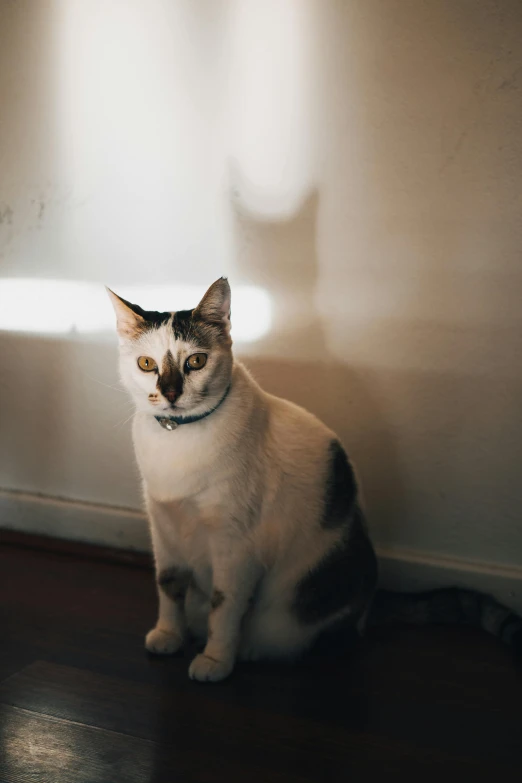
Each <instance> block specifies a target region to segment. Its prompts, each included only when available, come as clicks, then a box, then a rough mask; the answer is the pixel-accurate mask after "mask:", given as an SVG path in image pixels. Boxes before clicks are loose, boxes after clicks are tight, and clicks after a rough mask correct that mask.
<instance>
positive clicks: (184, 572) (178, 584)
mask: <svg viewBox="0 0 522 783" xmlns="http://www.w3.org/2000/svg"><path fill="white" fill-rule="evenodd" d="M191 577H192V574H191V572H190V571H189V570H188V569H186V568H179V567H178V566H171V567H170V568H165V569H164V570H163V571H160V572H159V574H158V585H159V586H160V588H161V589H162V590H163V592H164V593H165V595H168V597H169V598H171V599H172V600H173V601H183V600H184V598H185V594H186V592H187V588H188V586H189V584H190V580H191Z"/></svg>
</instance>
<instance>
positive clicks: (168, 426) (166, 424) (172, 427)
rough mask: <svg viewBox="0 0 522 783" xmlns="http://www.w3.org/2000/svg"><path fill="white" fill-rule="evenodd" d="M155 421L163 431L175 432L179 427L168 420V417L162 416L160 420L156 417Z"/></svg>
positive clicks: (176, 423)
mask: <svg viewBox="0 0 522 783" xmlns="http://www.w3.org/2000/svg"><path fill="white" fill-rule="evenodd" d="M157 421H158V422H159V424H160V425H161V426H162V427H163V429H164V430H168V431H169V432H171V431H172V430H175V429H176V427H179V424H178V422H177V421H173V419H169V418H168V416H162V417H161V418H159V417H158V418H157Z"/></svg>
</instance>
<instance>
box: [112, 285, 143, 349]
mask: <svg viewBox="0 0 522 783" xmlns="http://www.w3.org/2000/svg"><path fill="white" fill-rule="evenodd" d="M107 293H108V294H109V299H110V300H111V303H112V306H113V307H114V312H115V313H116V328H117V330H118V334H119V336H120V339H121V340H134V339H136V337H138V336H139V335H140V333H141V332H142V331H143V327H144V325H145V319H144V318H143V317H142V316H141V315H140V314H139V313H137V312H135V311H134V310H133V305H131V303H130V302H127V301H126V300H125V299H121V298H120V297H119V296H117V294H115V293H114V291H111V289H110V288H107ZM138 309H139V308H138Z"/></svg>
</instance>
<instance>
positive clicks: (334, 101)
mask: <svg viewBox="0 0 522 783" xmlns="http://www.w3.org/2000/svg"><path fill="white" fill-rule="evenodd" d="M521 41H522V5H521V4H520V2H519V0H496V1H494V0H481V1H479V0H431V2H429V3H420V2H418V1H417V0H359V1H358V2H356V0H352V1H349V0H346V1H345V2H341V1H340V0H339V2H334V1H333V0H266V2H264V3H258V2H255V0H246V1H245V0H243V1H242V2H240V0H228V1H227V0H215V1H214V2H211V1H210V0H178V2H176V3H172V2H167V0H148V1H147V2H145V0H125V2H124V1H123V0H120V1H118V0H114V1H113V2H110V3H107V2H103V0H54V2H52V1H51V0H38V2H36V0H20V1H19V2H12V3H2V4H1V5H0V171H1V178H0V216H1V217H0V263H1V270H0V271H1V276H2V278H10V277H20V278H52V279H60V280H76V281H87V282H95V283H99V284H101V283H105V282H108V283H110V284H112V285H113V286H118V285H124V284H134V285H142V284H146V283H154V284H171V285H184V284H193V285H197V286H199V287H200V289H201V292H202V291H203V290H204V288H205V287H206V285H207V284H209V283H210V282H211V281H212V280H213V279H215V278H216V277H217V276H219V275H220V274H223V273H225V274H227V273H228V274H229V275H230V278H231V282H232V285H233V286H234V285H236V286H238V285H242V284H248V285H251V286H257V287H259V288H260V289H262V290H264V291H266V292H267V293H268V295H269V296H270V297H271V300H272V312H273V320H272V325H271V330H270V332H269V333H268V334H267V335H265V336H264V338H263V339H261V340H259V341H257V342H251V343H245V344H243V345H242V346H241V348H240V353H241V355H242V356H244V357H245V359H246V360H247V362H248V364H249V365H250V366H251V367H252V368H253V370H254V372H255V373H256V374H257V376H258V377H259V379H260V380H261V381H262V382H263V383H264V385H265V386H266V387H267V388H269V389H270V390H272V391H274V392H276V393H279V394H282V395H284V396H287V397H289V398H291V399H293V400H295V401H297V402H299V403H301V404H303V405H305V406H306V407H308V408H310V409H311V410H313V411H314V412H316V413H317V414H318V415H319V416H321V417H322V418H323V419H324V420H325V421H326V422H327V423H328V424H329V425H331V426H332V427H333V428H334V429H336V430H337V431H338V432H339V434H340V436H341V437H342V439H343V440H344V442H345V443H346V445H347V446H348V447H349V450H350V452H351V453H352V455H353V456H354V458H355V459H356V461H357V463H358V465H359V467H360V472H361V474H362V477H363V480H364V485H365V493H366V495H367V497H368V503H369V509H370V520H371V526H372V530H373V532H374V535H375V537H376V539H377V540H378V541H379V543H380V544H381V545H382V546H387V547H402V548H408V549H411V550H414V551H419V552H424V553H426V552H428V553H431V554H433V555H434V556H437V555H450V556H452V557H457V558H466V559H471V560H477V561H485V562H488V563H497V564H511V565H515V566H516V565H518V566H522V525H521V524H520V522H521V520H520V506H521V503H520V501H521V490H520V466H521V463H522V416H521V404H520V403H521V398H522V362H521V360H520V354H521V348H522V314H521V307H520V301H521V294H522V265H521V263H520V257H521V247H522V195H521V194H522V187H521V183H522V92H521V89H522V46H521ZM100 290H101V289H100ZM51 304H52V306H53V307H54V308H56V307H58V308H60V304H59V303H52V302H51V300H50V302H49V306H50V307H51ZM185 304H186V305H187V306H192V305H193V304H194V302H193V301H189V302H185ZM78 306H79V307H81V306H85V305H82V303H81V302H80V303H79V305H78ZM20 307H21V308H26V309H27V312H28V320H30V318H31V307H30V306H28V305H27V304H26V303H24V301H20ZM101 307H103V308H105V307H108V305H106V304H105V303H103V304H102V305H101ZM104 312H105V314H106V313H108V312H109V311H108V310H107V311H104ZM0 315H1V312H0ZM39 317H40V316H39ZM104 317H105V316H104ZM252 317H253V318H255V317H256V314H255V312H253V313H252ZM41 320H42V330H41V333H39V334H38V333H34V332H33V333H31V334H21V333H15V332H13V331H8V330H6V331H3V332H1V333H0V344H1V347H2V351H1V355H2V357H3V358H2V361H1V362H0V486H2V487H4V488H6V489H16V490H22V491H25V492H29V493H44V494H47V495H52V496H61V497H65V498H72V499H77V500H81V501H90V502H96V503H99V504H109V505H121V506H130V507H137V506H138V505H139V503H140V497H139V489H138V484H137V480H136V470H135V468H134V463H133V458H132V454H131V445H130V437H129V423H125V420H126V418H127V416H128V415H129V413H130V411H129V410H128V405H127V403H126V399H125V397H124V395H122V394H121V393H120V392H119V391H117V390H115V389H111V388H108V387H107V385H104V384H108V385H109V386H113V385H115V384H116V382H117V375H116V349H115V340H114V338H110V339H108V338H107V337H106V335H105V334H104V333H102V332H100V333H99V334H90V335H89V334H83V335H82V334H68V335H60V334H55V335H49V334H45V323H44V321H45V318H42V319H41ZM102 320H103V319H102ZM4 521H7V522H8V520H4Z"/></svg>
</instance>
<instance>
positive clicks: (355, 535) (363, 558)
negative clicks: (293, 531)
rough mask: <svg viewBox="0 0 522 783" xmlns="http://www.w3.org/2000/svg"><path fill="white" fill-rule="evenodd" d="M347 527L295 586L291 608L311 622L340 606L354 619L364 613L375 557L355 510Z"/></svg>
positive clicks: (372, 582)
mask: <svg viewBox="0 0 522 783" xmlns="http://www.w3.org/2000/svg"><path fill="white" fill-rule="evenodd" d="M356 512H357V513H356V514H355V516H354V518H353V521H352V524H351V525H350V528H349V530H347V532H346V535H345V536H344V538H343V539H342V540H341V541H340V542H339V543H338V544H336V545H335V546H334V547H333V548H332V549H331V550H330V552H328V554H327V555H326V556H325V557H324V558H323V560H321V561H320V562H319V563H318V564H317V565H316V566H315V568H314V569H313V570H312V571H310V572H309V573H308V574H306V575H305V576H304V577H303V578H302V579H301V581H300V582H299V583H298V585H297V587H296V592H295V597H294V602H293V605H292V610H293V612H294V613H295V615H296V617H297V619H298V620H299V621H300V622H301V623H303V624H305V625H311V624H314V623H318V622H320V621H321V620H325V619H327V618H328V617H330V616H331V615H333V614H335V613H336V612H340V611H341V610H343V609H346V610H349V612H350V617H351V618H352V620H353V622H356V621H357V620H358V619H359V618H360V617H361V616H362V614H363V613H364V611H365V609H366V607H367V606H368V605H369V603H370V600H371V598H372V595H373V591H374V589H375V585H376V582H377V559H376V557H375V553H374V551H373V547H372V545H371V543H370V540H369V538H368V535H367V533H366V531H365V529H364V524H363V515H362V511H361V510H360V509H358V508H357V509H356Z"/></svg>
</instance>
